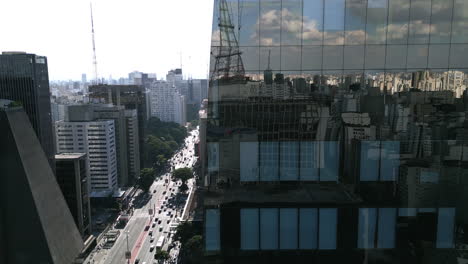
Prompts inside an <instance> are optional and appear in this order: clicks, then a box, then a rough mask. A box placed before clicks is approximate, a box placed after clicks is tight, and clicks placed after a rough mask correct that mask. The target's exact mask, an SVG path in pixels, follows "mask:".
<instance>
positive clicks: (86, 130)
mask: <svg viewBox="0 0 468 264" xmlns="http://www.w3.org/2000/svg"><path fill="white" fill-rule="evenodd" d="M55 132H56V146H57V154H59V153H70V152H73V153H87V154H88V157H89V164H88V166H89V172H90V173H89V174H90V177H91V195H90V196H91V197H104V196H107V195H109V194H112V193H113V192H114V191H116V190H117V157H116V147H115V145H116V140H115V126H114V121H113V120H100V121H88V122H65V121H58V122H56V123H55Z"/></svg>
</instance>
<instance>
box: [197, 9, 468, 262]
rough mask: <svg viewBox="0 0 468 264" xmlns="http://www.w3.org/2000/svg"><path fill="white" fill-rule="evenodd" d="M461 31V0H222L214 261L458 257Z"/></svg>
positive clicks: (216, 51)
mask: <svg viewBox="0 0 468 264" xmlns="http://www.w3.org/2000/svg"><path fill="white" fill-rule="evenodd" d="M467 32H468V2H467V1H462V0H215V3H214V16H213V31H212V46H211V63H210V71H211V72H210V77H211V79H210V87H209V100H208V109H207V114H208V116H207V130H206V138H207V140H206V144H207V152H208V153H207V161H206V164H207V166H206V167H207V169H206V171H205V172H204V175H203V177H204V183H205V187H206V192H205V194H204V197H205V198H204V200H205V207H206V208H207V210H217V214H219V215H218V218H219V227H218V230H217V232H218V233H217V234H219V235H220V239H219V244H218V245H217V247H216V250H210V249H209V248H212V249H213V248H214V247H213V246H212V245H209V247H208V245H207V248H206V254H207V256H208V258H207V259H208V260H209V259H210V258H212V259H216V258H224V259H227V258H234V259H236V261H237V263H271V262H272V261H273V260H274V261H276V260H281V258H283V257H284V258H285V260H288V261H291V260H293V261H300V262H299V263H306V262H307V261H309V262H310V261H312V262H313V261H317V262H320V261H324V262H327V261H332V262H329V263H333V261H337V262H339V261H346V263H365V262H363V261H364V260H366V261H368V263H456V261H457V258H465V254H466V253H465V250H464V249H462V248H465V244H468V236H466V235H465V233H468V229H465V227H466V228H468V208H465V204H466V203H465V202H464V201H465V200H466V198H467V194H466V193H468V178H467V177H468V122H467V121H468V119H467V118H466V114H467V113H468V92H467V90H466V86H467V84H468V33H467ZM465 185H467V187H466V188H465ZM206 217H207V218H208V217H209V215H208V214H207V215H206ZM207 221H208V219H207ZM209 221H211V222H212V221H215V220H209ZM209 230H210V232H215V231H213V229H209ZM210 234H211V233H210ZM466 256H467V258H468V255H466ZM274 261H273V262H274ZM444 261H445V262H444Z"/></svg>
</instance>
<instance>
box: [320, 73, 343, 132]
mask: <svg viewBox="0 0 468 264" xmlns="http://www.w3.org/2000/svg"><path fill="white" fill-rule="evenodd" d="M343 80H344V77H343V71H341V70H340V71H323V72H322V77H321V86H320V88H319V91H320V92H322V93H325V94H330V93H333V92H337V90H338V89H340V88H343V87H344V82H343ZM319 116H320V117H323V116H328V114H326V115H325V114H323V112H322V111H320V113H319ZM319 121H320V122H322V125H325V124H324V122H325V118H321V119H320V120H319ZM319 125H320V124H319ZM320 133H322V132H321V131H320ZM318 137H319V138H323V137H324V135H323V134H319V135H318Z"/></svg>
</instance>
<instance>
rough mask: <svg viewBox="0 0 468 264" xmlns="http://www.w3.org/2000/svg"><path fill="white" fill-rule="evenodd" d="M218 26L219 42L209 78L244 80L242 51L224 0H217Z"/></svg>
mask: <svg viewBox="0 0 468 264" xmlns="http://www.w3.org/2000/svg"><path fill="white" fill-rule="evenodd" d="M218 27H219V40H220V43H219V47H218V52H217V54H216V55H215V66H214V69H213V72H212V75H211V78H210V79H212V80H215V79H223V80H236V81H243V80H245V69H244V63H243V61H242V57H241V54H242V52H241V51H240V48H239V43H238V41H237V39H236V34H235V33H234V30H235V28H234V25H233V24H232V21H231V14H230V12H229V5H228V3H227V1H226V0H220V1H219V17H218Z"/></svg>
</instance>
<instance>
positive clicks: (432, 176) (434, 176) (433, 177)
mask: <svg viewBox="0 0 468 264" xmlns="http://www.w3.org/2000/svg"><path fill="white" fill-rule="evenodd" d="M419 182H420V183H429V182H430V183H438V182H439V172H438V171H433V170H427V169H426V170H421V176H420V177H419Z"/></svg>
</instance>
